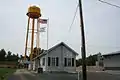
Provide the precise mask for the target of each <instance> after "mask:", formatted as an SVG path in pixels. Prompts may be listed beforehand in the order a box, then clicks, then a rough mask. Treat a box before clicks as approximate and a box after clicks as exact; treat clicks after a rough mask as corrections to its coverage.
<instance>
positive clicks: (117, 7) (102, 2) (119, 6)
mask: <svg viewBox="0 0 120 80" xmlns="http://www.w3.org/2000/svg"><path fill="white" fill-rule="evenodd" d="M98 1H100V2H102V3H106V4H108V5H111V6H114V7H117V8H120V6H118V5H115V4H112V3H109V2H106V1H102V0H98Z"/></svg>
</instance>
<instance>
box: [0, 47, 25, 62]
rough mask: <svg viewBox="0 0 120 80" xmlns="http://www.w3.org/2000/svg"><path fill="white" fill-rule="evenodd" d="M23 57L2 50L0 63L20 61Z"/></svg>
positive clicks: (0, 51)
mask: <svg viewBox="0 0 120 80" xmlns="http://www.w3.org/2000/svg"><path fill="white" fill-rule="evenodd" d="M22 57H23V56H22V55H20V57H19V55H18V54H14V53H12V52H11V51H8V52H6V51H5V49H1V50H0V61H18V59H20V58H22Z"/></svg>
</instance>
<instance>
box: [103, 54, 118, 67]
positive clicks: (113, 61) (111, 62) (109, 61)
mask: <svg viewBox="0 0 120 80" xmlns="http://www.w3.org/2000/svg"><path fill="white" fill-rule="evenodd" d="M104 67H120V55H116V56H110V57H109V58H104Z"/></svg>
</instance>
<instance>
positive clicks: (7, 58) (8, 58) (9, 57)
mask: <svg viewBox="0 0 120 80" xmlns="http://www.w3.org/2000/svg"><path fill="white" fill-rule="evenodd" d="M11 54H12V52H10V51H8V54H7V57H6V60H7V61H11V56H12V55H11Z"/></svg>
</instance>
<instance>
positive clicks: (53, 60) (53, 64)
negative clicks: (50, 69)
mask: <svg viewBox="0 0 120 80" xmlns="http://www.w3.org/2000/svg"><path fill="white" fill-rule="evenodd" d="M52 66H55V58H54V57H53V58H52Z"/></svg>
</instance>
